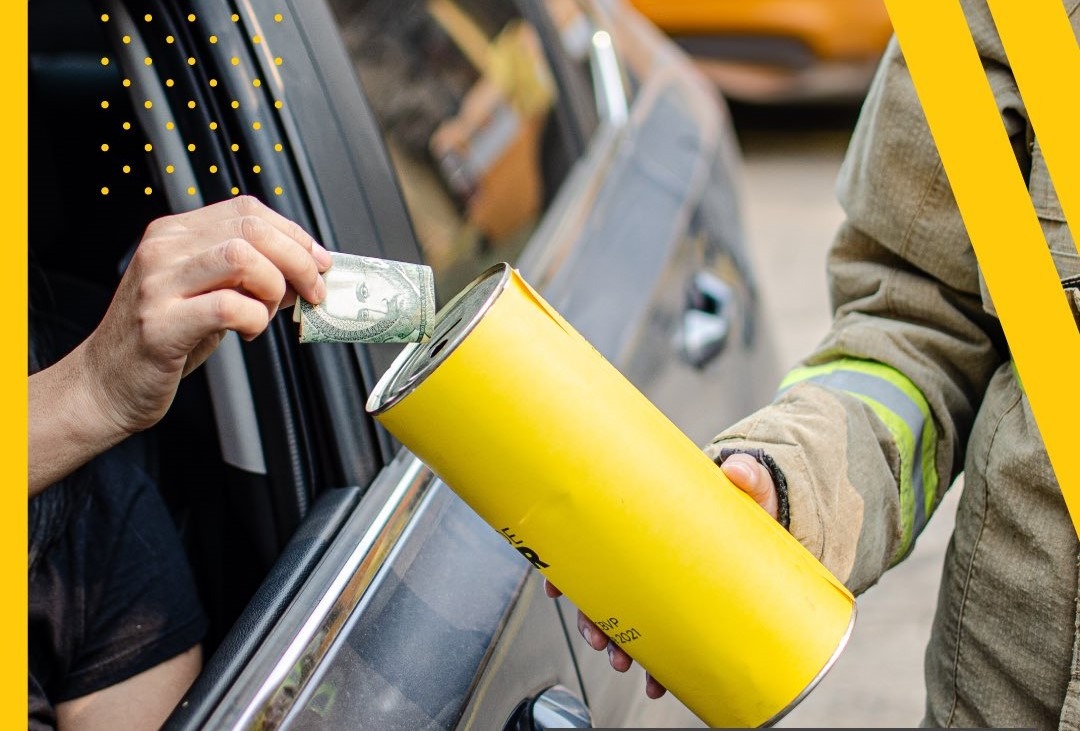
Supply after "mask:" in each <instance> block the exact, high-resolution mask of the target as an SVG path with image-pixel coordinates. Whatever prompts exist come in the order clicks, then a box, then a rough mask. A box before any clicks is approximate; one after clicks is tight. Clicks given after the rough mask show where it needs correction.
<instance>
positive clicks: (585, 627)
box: [577, 611, 608, 650]
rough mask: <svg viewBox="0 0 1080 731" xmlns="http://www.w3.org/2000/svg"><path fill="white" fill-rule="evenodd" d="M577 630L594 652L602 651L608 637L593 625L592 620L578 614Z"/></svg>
mask: <svg viewBox="0 0 1080 731" xmlns="http://www.w3.org/2000/svg"><path fill="white" fill-rule="evenodd" d="M577 616H578V619H577V628H578V632H580V633H581V636H582V637H584V638H585V641H586V642H588V643H589V646H590V647H592V648H593V649H594V650H603V649H604V648H605V647H607V645H608V636H607V635H605V634H604V632H603V631H602V630H601V629H600V628H599V627H597V626H596V625H595V624H593V622H592V620H591V619H589V618H588V617H586V616H585V615H584V614H582V613H581V612H580V611H579V612H578V615H577Z"/></svg>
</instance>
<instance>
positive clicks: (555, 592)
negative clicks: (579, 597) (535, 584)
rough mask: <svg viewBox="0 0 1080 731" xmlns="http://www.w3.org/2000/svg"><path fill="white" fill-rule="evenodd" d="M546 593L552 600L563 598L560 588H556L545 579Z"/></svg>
mask: <svg viewBox="0 0 1080 731" xmlns="http://www.w3.org/2000/svg"><path fill="white" fill-rule="evenodd" d="M544 593H545V594H547V595H548V596H549V597H551V598H552V599H558V598H559V597H561V596H562V592H561V591H559V588H558V587H557V586H555V585H554V584H552V583H551V582H550V581H548V580H547V579H544Z"/></svg>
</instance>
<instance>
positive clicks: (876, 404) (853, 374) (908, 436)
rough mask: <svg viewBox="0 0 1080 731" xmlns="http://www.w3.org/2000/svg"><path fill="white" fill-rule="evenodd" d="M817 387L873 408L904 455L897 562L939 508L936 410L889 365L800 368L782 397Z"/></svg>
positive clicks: (850, 363) (788, 379) (846, 361)
mask: <svg viewBox="0 0 1080 731" xmlns="http://www.w3.org/2000/svg"><path fill="white" fill-rule="evenodd" d="M805 382H811V383H816V384H818V385H820V386H825V387H827V388H831V389H835V390H837V391H843V392H845V393H848V394H851V395H852V396H854V397H856V398H858V399H859V400H861V401H862V402H864V403H865V404H867V405H868V406H869V407H870V408H871V410H873V412H874V413H875V414H876V415H877V417H878V418H879V419H881V421H882V423H883V424H885V426H886V428H887V429H888V430H889V433H890V434H892V436H893V439H894V441H895V443H896V447H897V451H898V452H899V454H900V522H901V526H902V528H903V537H902V539H901V542H900V546H899V549H898V550H897V553H896V556H894V557H893V561H894V563H895V562H896V561H899V560H900V559H902V558H903V557H904V556H906V555H907V553H908V551H910V550H911V547H912V545H913V543H914V538H915V537H916V536H917V535H919V533H920V532H921V531H922V529H923V527H925V525H926V521H927V518H928V517H929V516H930V514H931V513H932V512H933V510H934V507H935V505H936V503H937V492H938V490H937V486H938V478H937V466H936V455H937V429H936V428H935V426H934V419H933V416H932V415H931V413H930V405H929V404H928V403H927V401H926V398H925V397H924V396H923V395H922V392H920V391H919V389H918V388H917V387H916V386H915V384H914V383H912V382H911V381H910V380H909V379H908V378H907V377H906V376H904V374H902V373H901V372H900V371H898V370H896V369H895V368H890V367H889V366H887V365H884V364H883V363H878V362H875V361H869V360H857V359H841V360H836V361H832V362H831V363H826V364H824V365H819V366H809V367H806V368H796V369H795V370H793V371H791V373H789V374H788V375H787V377H786V378H785V379H784V381H783V383H781V384H780V393H781V394H782V393H784V392H785V391H787V390H788V389H790V388H792V387H793V386H795V385H797V384H799V383H805Z"/></svg>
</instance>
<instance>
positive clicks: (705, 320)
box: [676, 271, 735, 369]
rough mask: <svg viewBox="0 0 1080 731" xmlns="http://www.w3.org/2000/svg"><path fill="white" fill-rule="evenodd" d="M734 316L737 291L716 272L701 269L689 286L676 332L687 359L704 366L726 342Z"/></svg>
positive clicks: (683, 355) (683, 354) (681, 349)
mask: <svg viewBox="0 0 1080 731" xmlns="http://www.w3.org/2000/svg"><path fill="white" fill-rule="evenodd" d="M734 316H735V291H734V290H733V289H732V288H731V287H730V286H729V285H728V284H727V283H726V282H724V281H723V280H722V279H720V278H719V277H717V276H716V275H715V274H712V273H710V272H705V271H699V272H697V273H696V274H694V276H693V278H691V280H690V283H689V285H688V286H687V289H686V309H685V310H684V311H683V316H682V322H680V323H679V328H678V332H677V334H676V347H677V349H678V351H679V355H680V356H681V357H682V359H683V360H684V361H686V362H687V363H689V364H690V365H692V366H694V367H695V368H699V369H700V368H704V367H705V366H707V365H708V364H709V363H710V362H711V361H713V360H714V359H715V358H716V357H717V356H718V355H720V354H721V353H722V352H723V351H724V348H725V347H726V346H727V342H728V336H729V335H730V334H731V323H732V321H733V319H734Z"/></svg>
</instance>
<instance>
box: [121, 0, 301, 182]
mask: <svg viewBox="0 0 1080 731" xmlns="http://www.w3.org/2000/svg"><path fill="white" fill-rule="evenodd" d="M273 17H274V22H275V23H281V22H283V21H284V20H285V18H284V16H283V15H282V14H281V13H275V14H274V16H273ZM100 18H101V22H102V23H107V22H109V20H110V16H109V14H108V13H103V14H102V15H101V16H100ZM229 18H230V20H231V21H232V22H233V23H239V22H240V16H239V14H237V13H232V14H231V15H230V16H229ZM143 20H144V21H145V22H146V23H151V22H153V20H154V17H153V15H151V14H150V13H146V14H145V15H144V16H143ZM187 20H188V22H189V23H194V22H196V20H197V17H196V15H195V13H189V14H188V16H187ZM208 38H209V41H210V43H211V44H217V43H218V36H217V35H210V36H209V37H208ZM121 40H122V41H123V43H124V44H125V45H131V43H132V37H131V36H130V35H124V36H123V37H122V39H121ZM165 42H166V43H168V44H175V43H176V38H175V37H174V36H173V35H166V36H165ZM251 42H252V43H253V44H255V45H260V44H262V43H263V37H262V36H261V35H254V36H252V37H251ZM229 62H230V63H231V64H232V65H233V66H239V65H240V58H239V57H238V56H233V57H231V58H230V59H229ZM273 62H274V65H275V66H281V65H283V64H284V59H282V57H281V56H275V57H274V58H273ZM111 63H112V60H111V59H110V58H109V57H108V56H103V57H101V65H102V66H109V65H110V64H111ZM143 63H144V64H145V65H146V66H152V65H153V63H154V59H153V58H152V57H150V56H146V57H144V58H143ZM187 64H188V66H195V65H196V64H197V60H196V58H195V57H194V56H189V57H188V58H187ZM122 83H123V86H124V87H125V88H130V87H131V86H132V81H131V79H127V78H125V79H123V80H122ZM209 85H210V86H211V87H212V88H216V87H217V86H218V81H217V79H209ZM251 85H252V86H253V87H255V88H256V89H258V88H261V87H262V80H261V79H258V78H255V79H252V80H251ZM165 86H166V87H168V88H170V89H171V88H173V87H175V86H176V82H175V80H173V79H171V78H169V79H165ZM100 106H101V108H102V109H109V108H110V106H111V103H110V101H109V100H108V99H103V100H101V102H100ZM143 106H144V107H145V108H146V109H152V108H153V106H154V103H153V101H151V100H150V99H146V100H145V101H144V102H143ZM196 106H197V104H196V102H195V100H193V99H192V100H189V101H188V102H187V107H188V109H195V108H196ZM231 106H232V108H233V109H239V108H240V102H239V101H238V100H233V101H232V102H231ZM283 107H284V104H283V102H282V101H281V100H280V99H277V100H275V101H274V108H275V109H282V108H283ZM121 126H122V128H123V129H124V130H125V131H129V130H131V128H132V127H131V122H127V121H125V122H123V123H122V125H121ZM218 126H219V125H218V122H216V121H212V122H210V123H209V127H210V129H211V130H214V131H216V130H217V129H218ZM251 127H252V129H254V130H260V129H262V123H261V122H258V121H256V122H252V125H251ZM165 129H167V130H175V129H176V124H175V123H174V122H171V121H170V122H166V123H165ZM109 149H110V148H109V144H108V143H103V144H102V145H101V150H102V152H108V151H109ZM143 149H144V150H145V151H146V152H153V149H154V146H153V145H152V144H151V143H149V142H147V143H146V144H144V145H143ZM187 149H188V152H195V149H196V146H195V144H194V143H189V144H188V145H187ZM229 149H230V150H232V151H233V152H239V151H240V145H239V144H237V143H235V142H234V143H232V144H231V145H229ZM283 150H284V146H283V145H282V144H281V143H280V142H278V143H276V144H275V145H274V151H275V152H282V151H283ZM121 170H122V172H123V173H124V174H125V175H127V174H130V173H131V170H132V167H131V165H124V166H123V167H122V168H121ZM175 170H176V169H175V167H174V166H173V165H171V164H170V165H166V166H165V172H166V173H169V174H172V173H174V172H175ZM208 170H209V171H210V173H211V174H217V172H218V166H217V165H210V166H209V168H208ZM251 170H252V172H253V173H255V174H256V175H258V174H260V173H262V166H260V165H258V164H255V165H253V166H252V168H251ZM153 192H154V191H153V188H151V187H150V186H146V187H145V188H144V189H143V193H144V194H145V195H148V196H149V195H151V194H153ZM196 192H197V191H196V188H195V187H189V188H188V189H187V193H188V195H192V196H193V195H195V194H196ZM230 192H231V193H232V194H233V195H239V194H240V189H239V187H236V186H233V187H232V188H231V189H230ZM108 194H109V188H108V187H107V186H102V187H101V195H103V196H105V195H108ZM283 194H284V189H283V188H282V187H281V186H280V185H279V186H276V187H275V188H274V195H279V196H280V195H283Z"/></svg>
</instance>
